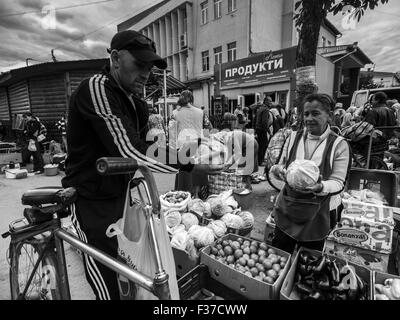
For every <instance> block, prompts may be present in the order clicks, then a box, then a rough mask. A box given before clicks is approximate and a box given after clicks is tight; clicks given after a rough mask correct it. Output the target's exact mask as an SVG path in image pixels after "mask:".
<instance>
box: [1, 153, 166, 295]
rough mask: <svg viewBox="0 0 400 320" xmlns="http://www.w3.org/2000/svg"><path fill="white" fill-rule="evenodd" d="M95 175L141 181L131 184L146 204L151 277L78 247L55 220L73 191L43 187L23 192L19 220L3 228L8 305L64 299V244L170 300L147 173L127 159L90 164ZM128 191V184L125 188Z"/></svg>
mask: <svg viewBox="0 0 400 320" xmlns="http://www.w3.org/2000/svg"><path fill="white" fill-rule="evenodd" d="M96 169H97V171H98V173H99V174H101V175H116V174H128V173H133V172H136V171H137V170H139V171H140V172H141V173H142V175H143V178H136V179H133V180H132V182H133V187H136V186H138V185H139V184H140V183H143V184H144V185H145V189H146V193H147V196H148V199H149V201H150V205H147V207H146V210H147V211H148V213H149V216H150V230H151V235H152V237H151V238H152V241H153V245H154V249H155V253H154V254H155V258H156V259H155V260H156V265H157V271H156V274H155V276H154V277H153V278H150V277H149V276H147V275H144V274H142V273H140V272H138V271H136V270H133V269H131V268H129V267H128V266H127V265H126V264H124V263H122V262H120V261H119V260H117V259H115V258H113V257H111V256H109V255H107V254H105V253H104V252H102V251H100V250H97V249H96V248H94V247H93V246H91V245H88V244H87V243H84V242H82V241H81V240H79V239H78V238H77V237H75V236H73V235H71V234H70V233H69V232H68V231H66V230H64V229H63V228H62V225H61V219H62V218H65V217H67V216H68V215H69V213H70V212H69V205H71V204H72V203H73V202H74V201H75V200H76V196H77V193H76V190H75V189H74V188H67V189H63V188H61V187H47V188H39V189H34V190H30V191H27V192H26V193H24V194H23V196H22V204H23V205H27V206H30V208H25V209H24V218H22V219H18V220H15V221H13V222H11V224H10V225H9V231H7V232H5V233H4V234H2V237H3V238H7V237H11V241H10V246H9V255H8V259H9V263H10V290H11V299H12V300H70V299H71V294H70V290H69V282H68V274H67V268H66V260H65V252H64V243H63V241H65V242H67V243H69V244H70V245H71V246H72V247H74V248H76V249H78V250H80V251H81V252H82V253H84V254H87V255H89V256H91V257H93V258H94V259H95V260H97V261H99V262H100V263H102V264H104V265H105V266H107V267H109V268H110V269H112V270H114V271H115V272H117V273H119V274H120V275H122V276H124V277H125V278H127V279H128V280H129V281H132V282H133V283H135V284H137V285H138V286H140V287H142V288H144V289H146V290H148V291H150V292H151V293H153V294H154V295H155V296H156V297H158V298H159V299H161V300H169V299H170V291H169V285H168V274H167V273H166V272H165V270H164V268H163V265H162V261H161V256H160V252H159V249H158V243H157V239H156V236H155V233H154V217H155V216H157V215H159V213H160V202H159V195H158V191H157V187H156V184H155V180H154V177H153V175H152V173H151V171H150V170H149V169H148V168H147V167H145V166H142V165H138V164H137V162H136V161H135V160H133V159H124V158H101V159H99V160H98V161H97V162H96ZM131 187H132V183H131Z"/></svg>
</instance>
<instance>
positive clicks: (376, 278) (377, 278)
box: [371, 272, 400, 300]
mask: <svg viewBox="0 0 400 320" xmlns="http://www.w3.org/2000/svg"><path fill="white" fill-rule="evenodd" d="M386 279H400V276H395V275H393V274H388V273H383V272H373V275H372V284H373V289H372V299H371V300H376V299H375V294H376V292H375V287H374V285H375V284H384V282H385V280H386Z"/></svg>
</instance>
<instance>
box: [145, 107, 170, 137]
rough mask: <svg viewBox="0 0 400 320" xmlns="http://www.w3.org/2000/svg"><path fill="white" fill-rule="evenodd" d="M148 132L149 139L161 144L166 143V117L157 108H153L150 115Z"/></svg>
mask: <svg viewBox="0 0 400 320" xmlns="http://www.w3.org/2000/svg"><path fill="white" fill-rule="evenodd" d="M148 129H149V131H148V133H147V138H146V140H147V141H154V143H158V144H160V145H165V144H166V140H167V136H166V131H165V125H164V119H163V117H162V116H161V115H160V114H159V113H158V112H157V108H152V109H151V114H150V115H149V122H148Z"/></svg>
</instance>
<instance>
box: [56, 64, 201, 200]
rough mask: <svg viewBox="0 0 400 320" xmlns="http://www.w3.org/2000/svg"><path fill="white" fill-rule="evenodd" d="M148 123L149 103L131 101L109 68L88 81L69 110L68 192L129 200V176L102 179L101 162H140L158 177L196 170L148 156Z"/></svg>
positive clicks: (136, 99)
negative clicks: (125, 196) (112, 159)
mask: <svg viewBox="0 0 400 320" xmlns="http://www.w3.org/2000/svg"><path fill="white" fill-rule="evenodd" d="M148 118H149V112H148V107H147V104H146V102H145V101H143V100H141V99H139V98H137V97H135V96H133V95H131V96H128V95H127V94H126V93H125V91H124V90H122V89H121V87H120V86H119V85H118V84H117V82H116V81H115V80H114V79H113V78H112V76H111V75H110V73H109V67H105V68H104V70H103V73H101V74H97V75H94V76H93V77H91V78H89V79H85V80H83V81H82V83H81V84H80V85H79V87H78V88H77V89H76V91H75V92H74V93H73V94H72V96H71V100H70V105H69V114H68V125H67V144H68V157H67V159H66V170H65V172H66V176H65V177H64V178H63V180H62V185H63V187H75V188H76V189H77V190H78V194H79V195H81V196H83V197H85V198H88V199H108V198H110V199H111V198H115V197H120V196H121V195H123V194H124V193H125V190H126V189H125V188H126V186H127V183H128V179H129V176H128V175H125V176H107V177H102V176H100V175H99V174H97V172H96V168H95V163H96V160H97V159H99V158H101V157H124V158H134V159H136V160H137V161H139V162H141V163H142V164H145V165H146V166H148V167H149V169H150V170H151V171H153V172H158V173H176V172H177V169H175V168H178V167H179V168H180V169H181V170H185V171H191V170H192V168H193V164H191V163H189V164H187V165H185V166H180V165H179V164H178V165H174V167H175V168H174V167H172V166H169V165H166V164H164V163H160V162H158V161H156V160H154V159H152V158H149V157H146V151H147V149H148V147H149V144H148V143H146V134H147V131H148V127H147V122H148ZM167 159H168V156H167ZM167 162H168V160H167Z"/></svg>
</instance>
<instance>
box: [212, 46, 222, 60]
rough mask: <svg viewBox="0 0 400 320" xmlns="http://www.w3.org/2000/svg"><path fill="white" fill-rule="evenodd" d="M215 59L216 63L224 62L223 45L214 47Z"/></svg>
mask: <svg viewBox="0 0 400 320" xmlns="http://www.w3.org/2000/svg"><path fill="white" fill-rule="evenodd" d="M214 61H215V64H221V63H222V47H216V48H214Z"/></svg>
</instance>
